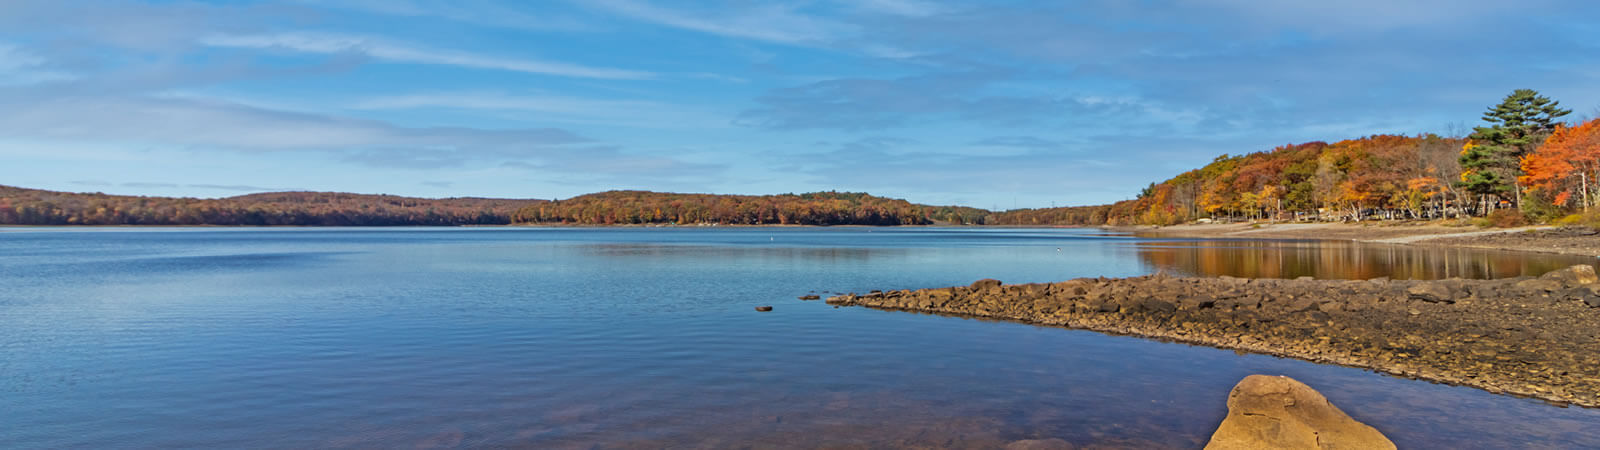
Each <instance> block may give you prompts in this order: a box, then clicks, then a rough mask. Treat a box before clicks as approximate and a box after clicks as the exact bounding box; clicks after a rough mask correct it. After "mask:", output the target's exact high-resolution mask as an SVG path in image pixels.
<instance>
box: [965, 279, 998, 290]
mask: <svg viewBox="0 0 1600 450" xmlns="http://www.w3.org/2000/svg"><path fill="white" fill-rule="evenodd" d="M969 287H970V288H972V290H974V291H981V290H984V289H989V288H997V287H1000V280H996V279H993V278H984V279H982V280H978V281H974V282H972V286H969Z"/></svg>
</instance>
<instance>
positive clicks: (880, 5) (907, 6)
mask: <svg viewBox="0 0 1600 450" xmlns="http://www.w3.org/2000/svg"><path fill="white" fill-rule="evenodd" d="M844 3H845V4H848V5H853V6H855V7H857V8H861V9H864V10H867V11H872V12H877V13H885V14H894V15H900V16H912V17H921V16H930V15H934V14H938V13H940V12H943V11H944V7H941V6H939V5H937V4H934V3H930V2H925V1H921V0H853V1H849V2H844Z"/></svg>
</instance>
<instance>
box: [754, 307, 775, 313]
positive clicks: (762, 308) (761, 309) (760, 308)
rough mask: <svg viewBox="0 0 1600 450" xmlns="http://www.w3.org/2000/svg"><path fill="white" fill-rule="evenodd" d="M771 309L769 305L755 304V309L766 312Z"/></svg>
mask: <svg viewBox="0 0 1600 450" xmlns="http://www.w3.org/2000/svg"><path fill="white" fill-rule="evenodd" d="M771 310H772V307H771V306H757V307H756V311H761V312H767V311H771Z"/></svg>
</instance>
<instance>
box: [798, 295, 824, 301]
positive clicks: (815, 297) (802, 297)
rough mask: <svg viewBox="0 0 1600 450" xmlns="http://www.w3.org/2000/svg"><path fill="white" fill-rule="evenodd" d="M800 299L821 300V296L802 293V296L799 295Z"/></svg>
mask: <svg viewBox="0 0 1600 450" xmlns="http://www.w3.org/2000/svg"><path fill="white" fill-rule="evenodd" d="M800 299H801V300H822V296H820V295H802V296H800Z"/></svg>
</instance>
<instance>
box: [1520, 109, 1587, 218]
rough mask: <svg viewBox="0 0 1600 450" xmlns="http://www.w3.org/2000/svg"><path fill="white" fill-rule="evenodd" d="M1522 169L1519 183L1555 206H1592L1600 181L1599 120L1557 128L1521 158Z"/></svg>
mask: <svg viewBox="0 0 1600 450" xmlns="http://www.w3.org/2000/svg"><path fill="white" fill-rule="evenodd" d="M1522 171H1523V174H1524V175H1523V176H1522V177H1521V178H1519V181H1521V182H1522V185H1523V186H1526V187H1528V188H1529V189H1530V190H1531V191H1532V192H1533V193H1534V194H1535V195H1541V196H1545V197H1547V198H1548V200H1549V201H1550V202H1551V203H1553V204H1555V205H1556V206H1564V207H1565V206H1581V207H1585V208H1587V207H1588V206H1590V205H1593V204H1594V197H1595V194H1596V193H1595V192H1593V191H1594V189H1595V184H1596V182H1597V181H1600V119H1596V120H1591V121H1589V122H1585V123H1583V124H1580V125H1577V126H1572V127H1560V128H1557V129H1556V130H1555V131H1554V132H1553V133H1551V134H1550V137H1549V138H1548V139H1546V140H1545V142H1544V145H1543V146H1540V147H1539V149H1538V150H1535V151H1533V152H1531V153H1529V154H1528V155H1527V156H1524V157H1523V158H1522Z"/></svg>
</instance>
